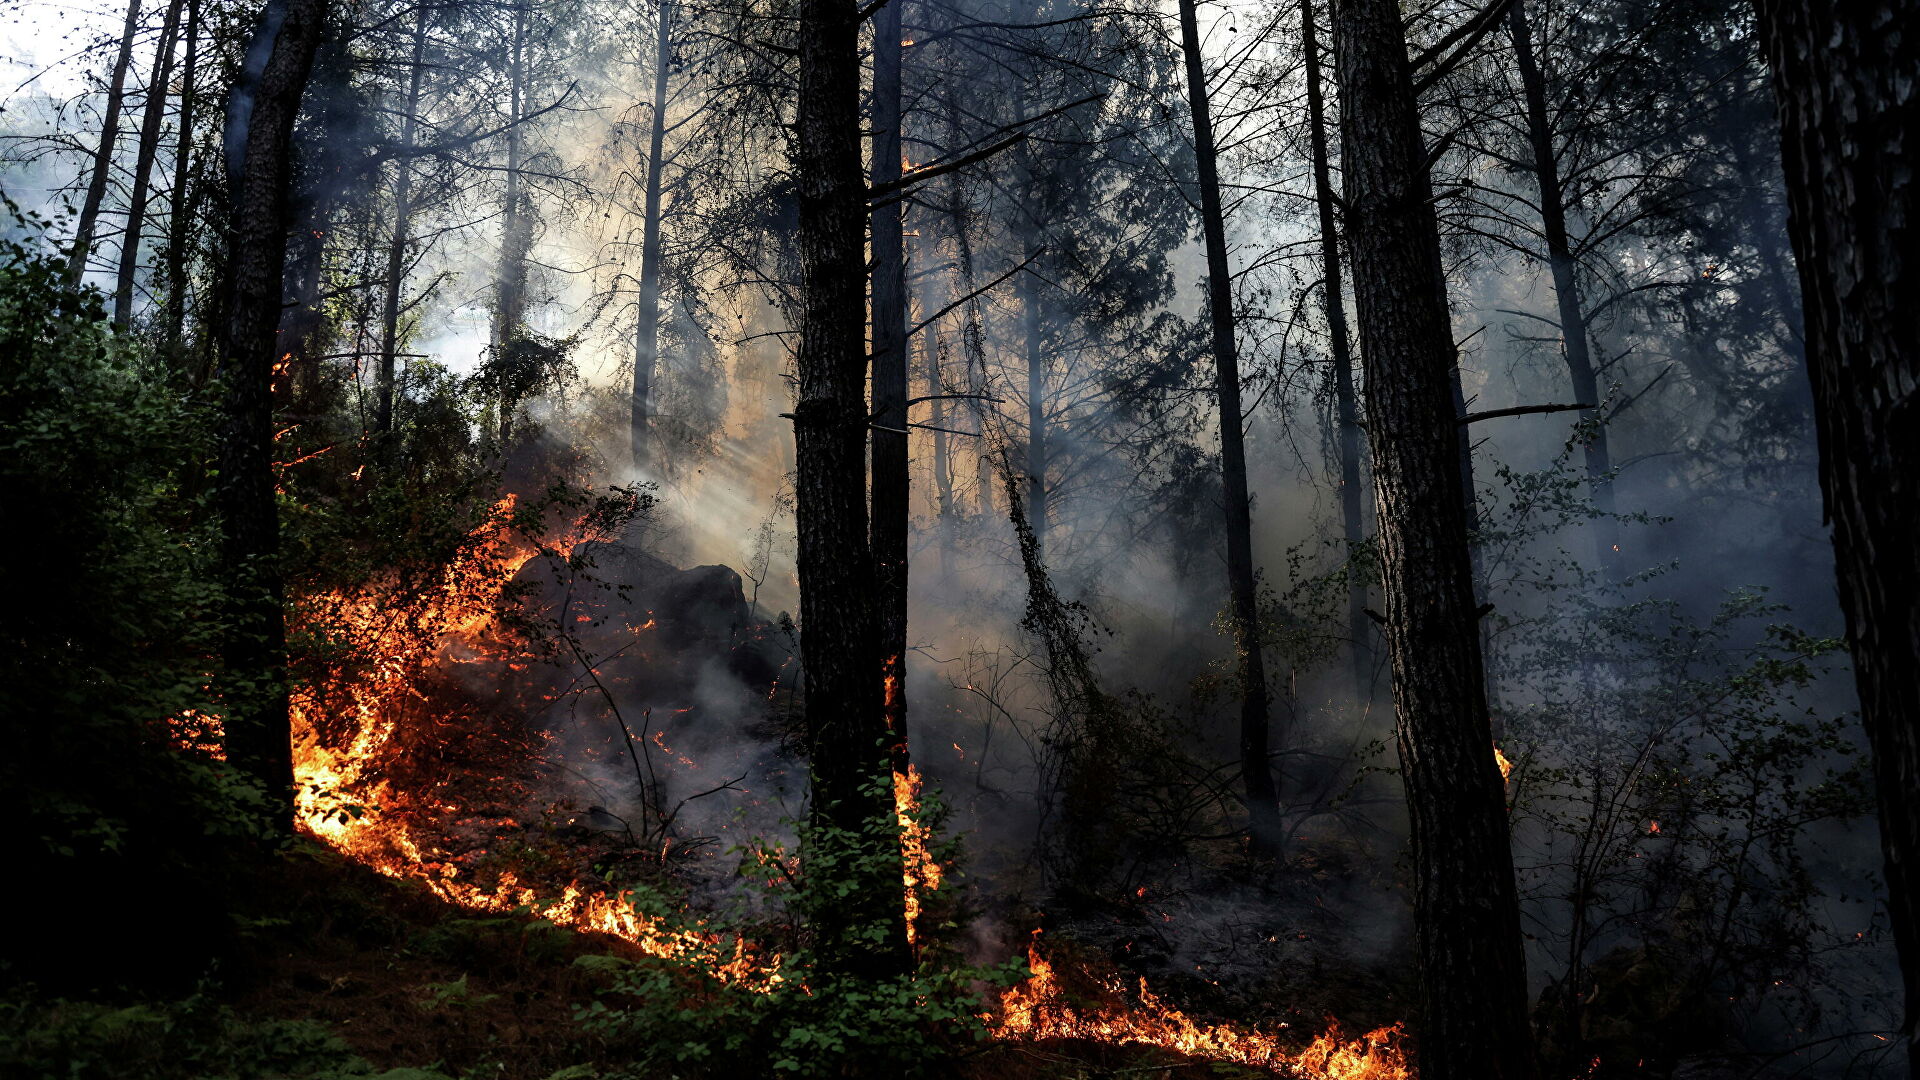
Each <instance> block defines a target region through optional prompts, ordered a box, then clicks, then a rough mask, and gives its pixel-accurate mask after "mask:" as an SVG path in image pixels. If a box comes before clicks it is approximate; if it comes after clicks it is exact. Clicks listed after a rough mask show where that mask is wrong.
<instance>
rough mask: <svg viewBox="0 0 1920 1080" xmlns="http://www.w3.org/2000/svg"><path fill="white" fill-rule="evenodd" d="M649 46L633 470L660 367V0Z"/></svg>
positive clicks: (669, 42)
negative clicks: (649, 91) (651, 51)
mask: <svg viewBox="0 0 1920 1080" xmlns="http://www.w3.org/2000/svg"><path fill="white" fill-rule="evenodd" d="M656 31H657V37H656V39H655V42H654V64H653V109H652V110H651V117H650V120H649V123H648V127H647V179H646V193H645V196H644V198H645V206H644V209H643V210H642V213H643V214H644V217H643V218H642V220H641V223H640V302H639V306H638V307H637V308H636V309H635V314H634V329H633V421H632V423H633V430H632V433H631V436H630V438H631V442H632V454H633V467H634V469H635V470H642V469H645V468H646V467H647V441H648V438H649V436H650V435H651V434H652V428H653V375H654V371H655V369H656V368H657V367H658V366H659V363H660V182H661V174H662V171H663V169H664V168H665V165H666V163H665V161H664V160H663V159H662V155H663V154H664V153H665V151H666V141H667V73H668V71H669V69H670V67H671V66H672V61H673V37H672V35H673V6H672V5H671V4H670V3H668V0H660V11H659V26H658V27H657V28H656Z"/></svg>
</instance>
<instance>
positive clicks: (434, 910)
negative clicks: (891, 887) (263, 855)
mask: <svg viewBox="0 0 1920 1080" xmlns="http://www.w3.org/2000/svg"><path fill="white" fill-rule="evenodd" d="M275 874H277V875H279V876H281V880H279V881H277V882H270V883H269V884H270V887H271V888H272V890H273V893H274V895H275V896H276V897H278V898H280V899H279V902H278V903H277V904H276V905H275V915H274V916H273V917H272V918H270V919H265V920H263V921H262V925H261V926H260V927H259V928H258V929H257V930H256V931H255V932H254V933H253V934H251V935H250V943H249V946H248V948H247V949H246V950H245V951H244V953H243V954H242V955H241V956H240V957H238V958H237V963H236V964H235V965H234V969H233V970H231V971H230V972H229V973H228V977H227V978H226V980H225V983H226V985H227V987H228V990H227V992H226V994H225V995H223V996H225V997H227V998H228V1000H230V1001H231V1004H232V1006H233V1008H234V1010H235V1011H236V1013H238V1014H239V1015H241V1016H243V1017H258V1018H262V1019H274V1020H287V1021H310V1022H311V1021H317V1022H320V1023H322V1024H324V1025H326V1027H327V1028H328V1029H330V1030H331V1031H332V1032H333V1033H334V1034H335V1035H337V1036H338V1037H339V1038H340V1039H341V1040H343V1041H344V1042H345V1043H346V1045H347V1046H348V1047H350V1048H351V1051H352V1053H353V1054H355V1055H357V1056H358V1057H360V1058H363V1059H364V1060H365V1061H366V1062H367V1063H369V1064H370V1065H371V1066H372V1067H373V1069H374V1071H375V1072H384V1071H386V1070H395V1069H423V1070H432V1071H434V1072H438V1073H441V1074H444V1075H447V1076H455V1077H475V1078H478V1077H488V1078H496V1077H497V1078H499V1080H546V1078H549V1077H554V1076H555V1075H556V1074H559V1075H571V1076H582V1075H585V1076H591V1075H594V1073H593V1072H588V1071H587V1070H584V1069H583V1070H581V1071H580V1072H576V1073H571V1074H569V1073H568V1072H567V1070H569V1069H573V1068H575V1067H579V1066H598V1065H615V1064H617V1063H616V1062H612V1061H608V1060H606V1056H605V1055H606V1049H605V1047H603V1046H600V1045H596V1042H595V1040H594V1039H593V1038H592V1036H591V1035H590V1034H589V1033H588V1032H586V1031H584V1030H583V1029H582V1028H581V1027H580V1025H579V1024H578V1023H577V1022H576V1019H575V1010H576V1008H577V1007H579V1006H583V1005H585V1004H587V1003H589V1002H591V1001H592V1000H593V998H594V996H595V994H596V992H598V991H599V990H601V989H602V988H603V987H604V985H605V978H604V976H602V975H600V974H598V973H596V972H595V971H593V970H592V969H591V968H590V967H589V966H583V965H580V964H577V963H576V962H575V961H576V960H577V959H579V958H580V957H583V956H589V955H596V954H598V955H614V956H622V955H637V954H635V952H634V948H633V946H631V945H629V944H628V943H626V942H624V941H620V940H618V939H615V938H611V937H607V936H603V935H596V934H583V933H578V932H575V931H572V930H566V929H562V928H559V927H555V926H553V925H552V924H550V923H546V922H543V921H541V920H539V919H536V918H533V917H531V916H528V915H476V914H475V913H473V912H471V911H468V910H466V909H463V908H459V907H455V906H453V905H450V904H447V903H445V902H443V901H441V900H439V899H438V898H436V897H434V896H433V895H432V894H430V893H429V892H427V891H426V890H425V889H424V888H422V887H420V886H417V885H413V884H409V883H404V882H397V881H393V880H390V879H387V878H384V877H381V876H380V875H378V874H375V873H373V872H372V871H370V870H367V869H365V868H364V867H361V866H359V865H356V864H354V863H352V862H349V861H347V860H345V859H343V858H341V857H339V856H337V855H334V854H333V853H331V852H327V851H324V850H321V849H318V848H314V847H307V848H305V849H303V850H300V851H298V852H296V853H295V854H293V855H290V856H288V857H287V858H286V859H285V860H284V862H283V864H282V866H281V867H279V868H278V869H276V871H275ZM877 1034H879V1033H877ZM880 1037H884V1035H883V1034H882V1035H880ZM944 1072H945V1074H946V1075H951V1076H954V1077H957V1078H964V1080H1095V1078H1103V1077H1114V1078H1120V1077H1127V1078H1149V1077H1161V1076H1166V1077H1179V1076H1207V1077H1216V1078H1217V1077H1244V1078H1255V1077H1272V1076H1276V1075H1278V1074H1274V1073H1270V1072H1267V1071H1264V1070H1257V1069H1249V1068H1244V1067H1240V1066H1234V1065H1225V1064H1222V1063H1219V1062H1211V1061H1201V1060H1194V1059H1188V1058H1183V1057H1181V1056H1179V1055H1176V1054H1171V1053H1167V1052H1165V1051H1162V1050H1158V1049H1154V1048H1149V1047H1137V1046H1108V1045H1102V1044H1099V1043H1093V1042H1077V1041H1060V1040H1053V1041H1044V1042H1033V1043H987V1044H984V1045H983V1046H982V1047H981V1048H979V1049H971V1050H965V1051H964V1052H959V1053H956V1056H955V1058H954V1060H953V1062H952V1065H951V1069H950V1070H945V1071H944ZM661 1075H662V1076H665V1075H667V1074H666V1073H662V1074H661ZM769 1075H771V1071H769ZM396 1080H397V1078H396Z"/></svg>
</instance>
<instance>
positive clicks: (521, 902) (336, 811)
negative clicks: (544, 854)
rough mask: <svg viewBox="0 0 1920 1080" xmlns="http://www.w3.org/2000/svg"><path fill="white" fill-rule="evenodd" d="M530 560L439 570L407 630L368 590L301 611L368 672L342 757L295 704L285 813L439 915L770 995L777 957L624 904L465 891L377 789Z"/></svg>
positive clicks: (350, 691) (505, 883)
mask: <svg viewBox="0 0 1920 1080" xmlns="http://www.w3.org/2000/svg"><path fill="white" fill-rule="evenodd" d="M512 506H513V500H512V499H511V498H508V499H504V500H502V501H501V502H500V503H499V504H498V505H496V507H495V508H494V509H495V513H494V515H493V517H492V519H491V521H492V524H493V527H497V526H498V524H499V522H501V521H502V520H504V517H505V514H506V513H507V511H509V510H510V509H511V508H512ZM570 547H571V543H567V544H564V545H563V548H570ZM552 550H553V549H549V551H552ZM540 554H541V549H540V548H539V547H537V546H535V545H533V544H531V543H527V542H524V541H517V540H515V539H512V538H508V537H506V536H504V535H501V536H496V537H495V538H494V540H493V541H492V542H491V543H490V544H487V545H481V546H480V547H477V548H475V549H474V550H473V551H472V553H471V554H469V555H468V556H465V557H463V558H461V559H459V560H456V561H455V562H454V563H453V564H452V565H451V566H449V567H448V568H447V570H446V572H445V580H444V582H443V584H442V585H441V586H440V587H439V589H438V595H437V596H436V598H435V602H434V603H433V604H432V605H430V609H429V610H428V611H427V612H426V614H425V615H424V616H422V617H419V618H415V619H414V620H412V621H411V622H410V623H408V624H407V625H400V620H398V619H396V617H395V616H394V614H393V610H392V608H391V607H390V606H389V605H388V604H387V603H386V602H385V601H386V599H387V598H386V597H384V596H383V595H381V594H380V593H379V592H378V591H377V590H376V591H370V592H366V593H362V594H357V595H347V594H340V593H332V594H326V595H323V596H319V597H315V598H312V599H311V600H310V601H309V603H308V605H307V607H308V609H309V611H312V612H323V613H325V614H326V615H327V616H328V618H329V620H330V621H331V622H332V623H333V624H334V625H335V626H336V627H338V628H342V629H344V631H345V632H346V633H348V634H351V635H355V636H356V637H359V638H361V639H363V640H364V639H371V645H372V651H373V652H374V654H375V656H376V657H377V661H376V663H374V664H373V665H372V667H371V670H369V671H368V672H366V673H365V674H363V675H361V676H360V677H358V678H356V679H353V680H352V681H351V682H350V683H349V684H348V685H347V686H346V687H345V697H346V700H347V703H348V711H349V712H350V714H351V715H350V716H349V717H348V718H347V719H348V720H349V721H350V722H351V724H352V731H353V735H352V738H351V739H350V740H349V741H348V742H347V743H346V744H345V745H344V746H339V747H330V746H328V745H327V744H326V740H325V739H323V738H322V737H321V720H322V717H321V715H320V712H319V710H320V706H319V705H318V703H316V702H315V701H313V700H311V699H306V698H296V699H295V701H294V707H293V714H292V720H293V739H294V775H295V780H296V783H297V787H298V793H297V796H296V803H295V810H296V814H297V816H298V818H299V820H300V822H301V824H302V825H304V826H305V827H306V828H307V830H308V831H310V832H311V833H312V834H313V835H314V836H315V837H317V838H318V839H320V840H322V841H324V842H325V843H326V844H328V845H329V846H331V847H333V848H334V849H336V850H338V851H339V852H341V853H342V854H344V855H346V856H348V857H349V858H352V859H354V860H355V861H357V862H360V863H363V864H365V865H367V866H369V867H371V868H372V869H374V870H376V871H378V872H379V873H382V874H385V875H386V876H388V877H391V878H397V879H401V880H407V881H414V882H418V883H420V884H422V885H425V886H426V887H427V888H428V889H429V890H431V891H432V892H433V893H434V894H435V895H436V896H438V897H440V898H441V899H443V900H446V901H447V902H449V903H453V904H457V905H459V906H461V907H464V908H469V909H472V910H475V911H485V912H508V911H512V910H515V909H516V908H526V909H530V910H532V911H535V912H537V913H538V914H539V915H540V916H541V917H542V918H545V919H547V920H549V921H551V922H553V923H556V924H558V925H561V926H567V927H571V928H573V929H576V930H583V931H592V932H596V933H603V934H611V935H613V936H615V937H618V938H621V939H623V940H625V941H628V942H631V943H632V944H634V945H635V946H637V947H638V948H639V949H640V951H641V952H643V953H645V954H647V955H649V956H656V957H663V958H676V959H684V960H688V961H692V962H697V963H699V964H700V965H701V966H702V967H704V968H706V969H707V970H708V971H710V972H711V973H712V974H713V975H714V976H715V977H717V978H720V979H722V980H725V981H730V982H739V983H742V984H745V985H750V986H754V987H756V988H760V989H770V988H771V985H772V984H773V983H774V982H777V981H779V979H780V976H779V975H778V974H777V973H776V971H775V968H776V967H777V966H778V958H777V957H764V956H759V955H755V954H754V953H753V952H752V951H751V950H749V949H748V948H747V946H746V943H745V942H744V941H741V940H738V939H734V940H731V941H729V940H728V939H726V938H724V937H723V936H721V935H719V934H711V933H704V932H698V931H692V930H688V929H685V928H684V927H681V926H675V925H670V924H669V923H667V922H666V921H665V920H661V919H656V918H650V917H648V916H646V915H643V914H641V913H640V912H638V911H636V910H634V907H633V905H632V904H631V903H630V902H629V900H628V898H627V897H626V896H625V895H608V894H607V893H605V892H601V891H597V890H592V889H588V888H583V887H581V886H580V885H579V884H578V883H571V884H568V885H567V886H566V887H565V888H564V889H561V890H560V891H559V893H558V895H553V894H551V893H549V894H548V895H545V896H542V895H541V894H540V892H539V890H538V889H536V888H535V887H533V886H529V885H526V884H523V883H522V882H521V880H520V878H519V876H518V875H516V874H515V873H513V872H511V871H508V872H505V873H503V874H501V875H500V877H499V879H498V881H497V882H496V883H495V884H494V885H493V886H492V887H491V888H489V887H486V886H482V885H480V884H477V883H475V882H473V881H469V880H464V879H463V878H462V876H461V871H460V868H459V867H456V866H453V865H451V864H449V863H446V862H442V861H438V860H435V859H433V858H430V857H429V856H428V855H427V854H426V852H427V851H429V850H431V849H432V848H433V847H434V840H433V838H432V837H431V836H426V835H421V834H419V832H418V831H417V830H416V828H415V827H414V826H413V825H412V824H410V823H409V820H408V814H407V813H406V811H408V810H409V809H415V808H417V804H418V803H420V802H421V801H422V800H423V799H424V798H425V796H423V795H421V794H420V793H415V792H405V791H400V790H397V789H396V787H395V786H394V785H393V784H391V783H390V782H389V781H388V780H387V779H386V778H385V776H384V770H385V768H386V766H387V765H388V763H389V762H390V760H391V759H392V757H393V756H394V753H395V750H396V745H397V744H396V736H397V735H398V734H399V732H398V730H397V724H398V722H399V717H401V716H402V715H405V712H406V710H405V708H404V706H405V705H406V703H407V700H408V699H409V698H410V697H417V696H418V694H419V691H418V689H417V684H418V682H419V679H420V677H421V676H422V675H423V674H425V673H426V672H427V671H428V670H429V669H431V668H432V667H434V666H435V665H438V664H441V663H450V662H471V660H472V658H473V657H474V656H477V655H484V654H486V653H487V652H488V651H489V649H490V645H489V637H490V635H491V634H492V632H493V631H494V630H495V629H496V627H497V624H498V614H497V605H498V598H499V589H500V586H501V585H503V584H504V583H505V582H506V581H508V580H510V579H511V578H512V577H513V575H514V574H515V573H517V572H518V571H519V570H520V568H521V567H523V566H525V565H526V564H527V563H528V562H530V561H531V560H533V559H534V558H535V557H537V556H538V555H540ZM423 631H424V632H423ZM448 809H451V807H449V808H448Z"/></svg>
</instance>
